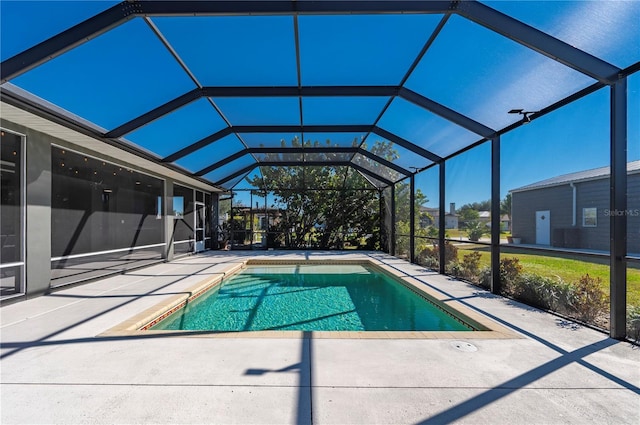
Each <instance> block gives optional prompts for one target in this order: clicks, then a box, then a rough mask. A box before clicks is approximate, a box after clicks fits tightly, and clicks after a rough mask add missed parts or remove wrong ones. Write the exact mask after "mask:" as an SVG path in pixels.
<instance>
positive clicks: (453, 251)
mask: <svg viewBox="0 0 640 425" xmlns="http://www.w3.org/2000/svg"><path fill="white" fill-rule="evenodd" d="M444 255H445V258H446V263H445V267H446V266H447V265H448V264H450V263H452V262H457V261H458V248H456V247H455V246H454V245H453V244H452V243H451V242H445V243H444ZM416 262H417V263H418V264H420V265H421V266H425V267H431V268H434V269H437V268H438V267H439V265H440V247H439V245H433V246H432V247H426V248H425V249H423V250H422V251H421V252H420V253H418V255H417V257H416Z"/></svg>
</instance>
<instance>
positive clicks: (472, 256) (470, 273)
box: [462, 251, 482, 281]
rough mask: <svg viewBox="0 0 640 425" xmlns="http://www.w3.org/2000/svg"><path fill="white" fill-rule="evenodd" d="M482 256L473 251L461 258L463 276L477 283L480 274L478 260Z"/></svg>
mask: <svg viewBox="0 0 640 425" xmlns="http://www.w3.org/2000/svg"><path fill="white" fill-rule="evenodd" d="M481 258H482V255H481V254H480V253H479V252H477V251H473V252H470V253H469V254H465V255H464V256H463V257H462V269H463V276H464V277H466V278H467V279H470V280H474V281H477V280H478V275H479V274H480V259H481Z"/></svg>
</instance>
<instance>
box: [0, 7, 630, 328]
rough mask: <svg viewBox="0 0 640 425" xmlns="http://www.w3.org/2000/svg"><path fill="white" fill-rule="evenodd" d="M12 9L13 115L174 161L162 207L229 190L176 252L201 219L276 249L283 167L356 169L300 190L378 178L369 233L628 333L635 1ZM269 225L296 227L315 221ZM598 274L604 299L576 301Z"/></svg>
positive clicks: (391, 248) (381, 242)
mask: <svg viewBox="0 0 640 425" xmlns="http://www.w3.org/2000/svg"><path fill="white" fill-rule="evenodd" d="M76 3H77V4H76ZM2 7H3V10H2V12H3V13H2V19H3V21H2V32H3V37H2V43H3V44H2V49H1V52H0V54H1V55H2V64H1V65H2V67H1V73H2V79H1V81H2V86H1V87H0V90H1V91H2V106H3V110H2V112H3V117H2V118H3V128H5V129H6V130H7V131H11V130H12V129H14V130H15V128H17V127H19V126H24V127H28V126H29V125H32V124H30V121H29V119H27V118H25V117H23V116H22V115H21V114H20V112H28V113H29V114H32V115H35V116H38V117H40V118H43V119H46V120H50V121H52V122H55V123H56V124H57V125H61V126H63V127H66V128H70V129H73V130H74V131H77V132H80V133H82V134H83V135H85V136H86V137H89V138H91V139H92V140H95V141H97V142H100V143H102V144H104V145H105V146H109V147H112V148H115V149H121V150H123V151H126V152H127V153H129V154H132V155H134V156H137V157H139V158H142V159H144V160H145V161H149V162H150V163H153V164H155V166H158V167H161V168H158V169H157V170H158V171H157V174H154V176H156V177H159V178H162V177H163V176H162V174H163V173H174V174H172V176H173V177H172V178H171V179H167V180H165V185H164V188H163V192H162V200H163V201H164V204H163V205H164V208H165V209H167V208H168V204H167V202H168V201H169V199H173V198H174V197H178V198H182V199H183V200H184V199H186V198H185V196H183V195H180V194H179V193H178V192H176V190H178V191H179V190H180V189H176V187H178V188H179V187H181V186H183V187H187V188H189V190H191V193H192V196H193V197H194V198H193V204H192V206H191V208H192V209H191V210H190V209H189V207H188V202H187V204H185V205H186V206H185V210H184V211H182V212H181V213H185V214H187V215H188V214H193V215H194V217H195V216H196V215H197V214H196V204H197V203H198V202H200V201H198V200H197V199H196V196H201V197H202V199H203V200H205V199H206V197H207V196H210V199H211V200H212V202H213V199H216V198H217V194H218V193H220V199H221V201H220V203H219V208H218V209H217V210H216V211H215V212H214V211H209V210H208V209H207V211H206V212H207V214H205V215H206V217H209V219H205V220H204V221H205V222H203V223H201V224H202V226H203V227H198V228H196V227H197V226H198V220H195V219H194V221H193V223H191V220H186V221H184V223H183V224H184V226H182V227H181V229H182V230H179V229H178V231H177V233H175V234H174V236H175V237H177V239H175V238H174V239H171V238H168V237H165V239H163V241H162V242H161V243H169V244H170V246H171V250H172V252H190V251H191V249H192V248H193V244H194V243H195V241H196V238H197V235H198V234H199V233H197V232H198V231H200V232H208V234H209V236H207V237H208V238H209V239H208V240H209V242H208V243H206V244H205V245H206V246H209V247H222V248H224V247H226V244H223V243H222V242H224V241H225V240H228V241H230V249H234V248H235V249H239V248H247V247H250V248H253V249H262V248H267V245H268V244H269V241H270V236H269V233H270V229H269V228H270V226H271V225H274V226H275V225H276V221H277V220H276V218H277V217H278V215H279V214H282V213H283V211H284V210H285V209H284V208H283V207H282V205H280V206H277V204H278V202H279V201H278V199H282V198H283V197H282V196H280V195H278V194H277V193H276V192H275V190H274V187H273V182H271V181H270V178H269V174H270V173H271V174H274V173H277V172H280V173H281V175H283V176H284V175H297V174H296V173H297V172H293V171H292V170H294V169H298V168H299V169H301V170H302V171H301V172H300V174H301V175H303V174H304V171H303V170H305V169H306V170H311V169H313V168H319V169H327V170H329V169H330V170H333V174H332V177H331V178H332V179H333V178H334V177H335V175H337V174H339V175H342V176H344V180H343V181H346V180H349V179H351V180H353V185H352V186H346V185H344V184H343V185H342V186H340V187H338V186H334V187H330V188H327V187H308V186H307V184H306V180H305V179H304V178H302V179H298V180H297V183H296V185H295V186H294V187H293V188H292V190H293V189H295V191H298V190H300V191H308V192H314V191H315V192H317V193H321V192H322V191H325V190H331V191H334V192H337V193H339V192H342V193H344V192H346V191H354V190H357V191H360V192H362V193H367V192H371V193H372V194H374V195H375V199H376V201H372V202H377V205H376V206H377V209H376V208H373V210H375V211H376V214H377V217H375V220H373V221H375V222H377V223H378V229H377V230H376V233H377V234H376V235H374V236H373V237H371V238H370V240H371V241H376V242H375V243H377V245H375V244H374V246H376V247H379V248H380V249H383V250H386V251H388V252H391V253H393V254H394V255H397V256H400V257H402V258H406V259H407V260H409V261H413V262H416V263H419V264H421V265H424V266H427V267H431V268H434V269H436V270H438V271H440V272H441V273H448V274H453V275H456V276H459V277H461V278H464V279H467V280H469V281H472V282H474V283H477V284H482V285H485V286H487V287H489V288H490V289H491V290H492V291H494V292H496V293H503V294H505V295H508V296H511V297H514V298H518V299H523V300H525V301H527V302H530V303H533V304H537V305H539V306H541V307H543V308H549V309H555V310H558V311H559V312H560V313H562V314H566V315H569V316H572V317H576V318H578V319H580V320H583V321H585V322H589V323H593V324H595V325H596V326H599V327H605V328H609V329H610V332H611V335H612V336H615V337H618V338H619V337H623V336H624V335H626V334H627V333H628V332H633V331H634V330H633V327H632V326H631V325H630V326H631V327H629V330H627V325H628V324H631V321H632V320H633V317H635V316H634V314H637V312H636V313H634V312H635V311H636V309H635V307H633V306H637V305H638V301H637V299H636V296H637V295H635V294H637V292H638V291H637V285H638V281H639V279H638V275H637V267H636V266H637V264H638V263H637V257H638V255H637V251H636V245H635V242H634V241H636V240H638V239H640V230H639V229H638V224H637V221H636V220H637V214H636V209H637V207H636V206H635V205H636V204H635V203H634V202H636V201H635V200H636V199H638V198H640V196H638V186H637V185H636V183H635V181H636V175H637V172H636V168H635V167H636V165H635V164H634V163H635V161H637V160H639V159H640V158H639V156H640V155H639V154H638V150H639V148H638V145H639V144H640V142H639V141H638V140H639V138H638V137H639V136H638V133H639V131H638V121H637V116H638V115H640V114H638V112H639V111H638V103H639V100H638V73H637V71H638V69H639V67H640V66H639V63H638V61H639V60H640V41H639V36H638V34H640V28H639V26H640V24H639V22H640V6H639V4H638V3H637V2H625V1H620V2H607V1H605V2H578V1H576V2H551V3H550V2H515V1H514V2H509V1H499V2H475V1H461V2H459V1H454V2H450V1H428V2H426V1H425V2H421V1H412V2H397V1H379V2H332V1H327V2H307V1H276V2H242V1H239V2H216V1H212V2H167V1H139V2H133V1H131V2H122V3H116V2H74V7H66V6H65V7H62V6H61V4H59V3H57V2H43V3H39V4H38V7H32V5H31V4H27V3H25V2H12V1H6V2H2ZM56 7H57V9H56ZM53 13H55V14H56V16H59V18H60V19H56V20H52V19H48V17H49V16H52V14H53ZM328 29H330V30H328ZM6 34H11V35H12V36H11V37H7V36H5V35H6ZM131 40H136V43H131ZM194 41H197V42H194ZM51 81H55V82H56V83H55V84H51ZM12 127H13V128H12ZM44 130H45V132H46V131H47V130H46V129H44ZM18 133H20V132H18ZM23 133H24V132H23ZM23 133H22V134H23ZM4 140H5V139H3V142H4ZM7 140H8V139H7ZM23 140H26V143H27V146H28V143H29V137H28V135H27V138H26V139H23ZM7 143H8V142H7ZM76 143H80V144H82V142H76ZM3 147H4V143H3ZM92 149H93V150H94V151H100V148H99V147H96V146H95V145H94V146H93V147H92ZM4 152H5V149H4V148H3V155H4ZM7 152H13V150H11V151H9V150H7ZM10 154H12V153H7V155H10ZM98 156H100V155H98ZM28 158H29V156H28V155H27V161H29V159H28ZM3 161H5V158H4V157H3ZM6 161H7V162H12V163H14V164H16V162H15V161H8V160H6ZM628 164H629V165H628ZM26 166H27V169H28V168H29V164H28V163H27V164H26ZM287 167H289V168H287ZM607 167H608V168H607ZM160 170H164V171H160ZM180 175H182V176H184V178H185V179H188V181H189V184H187V183H186V182H185V181H182V182H180V181H179V180H180V179H181V178H180V177H178V176H180ZM3 176H4V174H3ZM3 179H4V177H3ZM174 180H175V186H174ZM338 180H339V179H338ZM4 181H5V180H3V182H4ZM6 181H7V182H9V181H11V182H12V183H11V184H18V186H19V185H20V184H23V185H24V183H20V182H19V181H18V183H16V181H17V180H9V179H7V180H6ZM356 183H357V184H356ZM3 184H4V183H3ZM3 188H4V186H3ZM196 189H198V190H200V191H201V195H198V190H196ZM24 190H26V189H24ZM26 192H28V191H26ZM3 193H4V192H3ZM24 195H25V194H24V193H23V194H22V195H21V196H24ZM3 196H4V195H3ZM318 198H319V199H322V196H318ZM4 199H5V198H3V205H5V202H4ZM16 199H17V198H15V197H11V201H9V197H7V202H6V204H7V205H8V207H7V208H9V205H12V208H15V205H13V204H11V202H14V201H15V200H16ZM25 199H26V200H25V203H23V205H26V206H27V209H28V206H29V202H30V201H29V194H28V193H26V196H25ZM328 199H331V198H330V197H328V196H325V197H324V200H325V201H326V200H328ZM256 202H257V205H256ZM14 203H15V202H14ZM247 204H248V205H247ZM156 206H157V205H156ZM3 208H4V207H3ZM145 208H146V207H145ZM149 208H151V203H149ZM3 211H4V210H3ZM145 211H146V209H145ZM227 211H228V212H227ZM172 212H174V213H175V212H176V211H172ZM8 216H9V215H7V217H8ZM189 217H191V216H189ZM225 217H226V218H225ZM261 217H262V223H260V221H261V220H260V219H261ZM27 219H28V215H27ZM347 219H348V215H345V218H344V220H343V221H345V222H346V221H347ZM225 220H226V221H225ZM270 220H271V221H270ZM23 224H24V223H23ZM23 224H20V223H18V221H15V223H14V224H13V225H12V226H13V227H11V226H8V227H7V229H9V227H11V229H13V230H11V232H13V233H12V235H14V236H15V235H18V234H19V233H20V232H21V230H20V226H22V225H23ZM156 224H157V223H156ZM207 226H209V227H208V228H209V230H208V231H207V230H206V228H207ZM225 226H226V229H225ZM162 227H163V229H164V230H163V231H164V232H165V235H168V234H170V233H171V229H169V230H167V224H166V223H165V224H163V225H162ZM313 227H314V232H316V233H317V234H318V235H320V234H321V233H322V230H323V229H322V223H320V222H318V223H314V226H313ZM353 229H354V225H348V226H344V228H343V229H341V230H340V232H342V233H343V234H344V235H345V236H343V237H342V239H340V238H337V240H338V242H341V243H342V245H340V243H338V242H336V245H335V247H341V246H342V247H344V242H345V241H346V240H347V239H349V237H348V234H349V233H350V232H351V231H352V230H353ZM22 232H24V230H22ZM225 232H227V234H225ZM3 233H5V232H4V231H3ZM8 233H9V230H7V234H8ZM271 233H272V236H271V239H272V240H273V241H274V242H275V240H277V239H279V240H286V239H287V238H289V239H288V242H287V243H288V244H289V245H291V241H292V240H294V239H295V238H294V239H292V238H291V236H292V235H297V234H298V233H302V232H299V231H297V230H296V229H293V228H288V229H278V228H274V230H273V232H271ZM141 234H142V232H141ZM318 235H316V236H318ZM190 238H191V239H190ZM26 239H28V238H26ZM26 239H25V238H23V240H26ZM303 239H304V238H303ZM365 239H366V238H365ZM317 240H318V239H317V238H312V239H310V238H307V240H306V242H305V244H304V245H298V247H305V248H312V247H314V246H315V245H314V244H315V243H316V242H317ZM165 241H167V242H165ZM287 243H286V244H287ZM286 244H285V245H286ZM353 244H354V243H353V242H349V245H350V246H352V245H353ZM15 246H16V248H15V249H14V248H11V249H14V251H15V250H20V249H26V250H29V243H28V240H26V242H25V243H24V244H22V245H20V244H17V245H15ZM25 246H26V248H24V247H25ZM358 246H362V247H370V246H371V245H367V241H366V240H365V241H364V242H363V243H358ZM19 247H22V248H19ZM441 248H442V249H441ZM181 250H182V251H181ZM16 252H18V251H16ZM14 257H15V256H14ZM6 258H9V256H7V257H6ZM11 258H13V257H11ZM516 258H517V260H515V259H516ZM24 259H25V254H24V253H23V254H21V256H17V257H15V258H13V260H12V262H7V263H6V265H5V264H4V259H3V270H8V269H9V268H12V270H13V269H15V268H16V267H17V268H18V269H19V268H20V267H23V266H24V264H25V263H24ZM14 260H16V261H14ZM561 260H562V261H564V262H561ZM571 261H573V262H571ZM541 269H542V270H541ZM566 270H571V271H572V273H560V272H561V271H566ZM507 271H509V272H510V273H511V274H508V273H507ZM587 272H589V273H590V275H589V276H590V277H589V278H584V276H585V275H586V274H588V273H587ZM560 275H561V276H560ZM558 276H560V277H559V278H560V279H562V281H560V280H557V281H553V282H552V281H551V280H553V279H555V278H556V277H558ZM507 277H509V278H510V279H507ZM598 278H599V279H600V280H598ZM549 279H551V280H549ZM540 288H542V289H540ZM567 288H568V289H567ZM572 288H573V289H572ZM576 288H577V289H576ZM596 289H601V290H602V291H603V293H604V295H602V296H601V298H602V299H601V300H600V301H601V302H600V304H598V306H594V308H593V309H591V310H594V311H591V310H590V309H589V306H588V305H587V306H581V307H580V308H578V307H576V306H578V305H580V299H581V297H582V296H583V295H584V296H587V295H588V296H591V295H594V294H595V295H596V296H600V295H601V294H600V293H599V292H597V291H596ZM545 291H546V292H545ZM563 291H564V292H563ZM590 291H591V292H590ZM550 294H551V295H550ZM558 294H560V295H558ZM585 294H587V295H585ZM607 296H609V297H610V298H608V299H607ZM545 297H546V298H545ZM563 297H564V298H563ZM587 298H588V297H587ZM560 301H562V306H560V307H558V306H559V305H560V304H561V303H560ZM603 305H606V306H605V307H602V306H603ZM595 307H598V308H595ZM601 307H602V308H601ZM607 312H609V313H610V314H609V315H608V317H607ZM627 312H628V313H629V315H627Z"/></svg>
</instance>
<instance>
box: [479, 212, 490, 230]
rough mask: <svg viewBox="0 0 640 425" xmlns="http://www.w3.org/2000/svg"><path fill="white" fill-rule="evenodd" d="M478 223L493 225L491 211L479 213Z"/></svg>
mask: <svg viewBox="0 0 640 425" xmlns="http://www.w3.org/2000/svg"><path fill="white" fill-rule="evenodd" d="M478 221H480V222H481V223H484V224H486V225H487V226H488V225H490V224H491V213H490V212H489V211H478Z"/></svg>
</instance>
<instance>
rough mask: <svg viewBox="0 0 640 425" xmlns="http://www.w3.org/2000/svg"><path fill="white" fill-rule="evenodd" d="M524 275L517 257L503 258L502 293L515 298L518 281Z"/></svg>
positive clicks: (501, 264) (501, 266)
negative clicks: (521, 274)
mask: <svg viewBox="0 0 640 425" xmlns="http://www.w3.org/2000/svg"><path fill="white" fill-rule="evenodd" d="M520 273H522V265H520V260H518V259H517V258H516V257H512V258H503V259H501V260H500V283H501V285H502V292H504V293H505V294H507V295H511V296H515V294H516V292H517V289H516V286H517V284H518V279H519V277H520Z"/></svg>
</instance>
